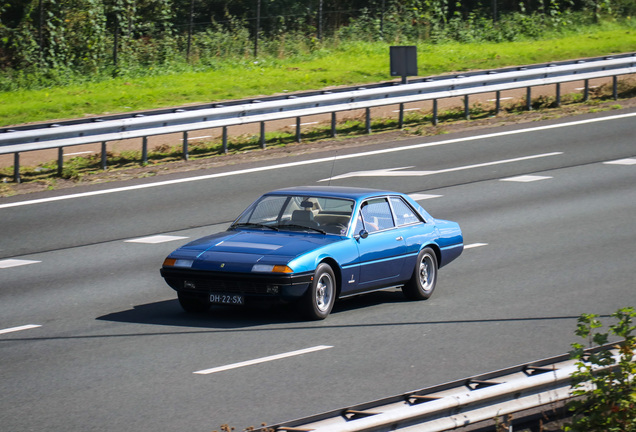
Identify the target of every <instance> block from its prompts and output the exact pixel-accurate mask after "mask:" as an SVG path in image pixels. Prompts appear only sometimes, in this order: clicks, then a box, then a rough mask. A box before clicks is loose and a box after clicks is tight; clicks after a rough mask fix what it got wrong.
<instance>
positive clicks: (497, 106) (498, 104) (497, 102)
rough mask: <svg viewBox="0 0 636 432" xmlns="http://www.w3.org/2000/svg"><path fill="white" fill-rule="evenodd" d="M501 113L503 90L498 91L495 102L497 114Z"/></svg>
mask: <svg viewBox="0 0 636 432" xmlns="http://www.w3.org/2000/svg"><path fill="white" fill-rule="evenodd" d="M500 111H501V90H497V97H496V102H495V114H499V112H500Z"/></svg>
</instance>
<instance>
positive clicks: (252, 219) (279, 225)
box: [232, 195, 354, 235]
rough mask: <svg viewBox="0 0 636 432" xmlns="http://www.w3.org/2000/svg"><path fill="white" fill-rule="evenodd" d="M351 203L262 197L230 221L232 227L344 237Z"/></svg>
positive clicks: (295, 197)
mask: <svg viewBox="0 0 636 432" xmlns="http://www.w3.org/2000/svg"><path fill="white" fill-rule="evenodd" d="M353 205H354V202H353V201H352V200H348V199H342V198H325V197H313V196H306V195H305V196H300V195H265V196H263V197H261V199H260V200H258V201H257V202H255V203H254V204H252V205H251V206H250V207H249V208H248V209H247V210H246V211H245V212H243V214H242V215H241V216H240V217H239V218H238V219H237V220H236V222H234V224H233V225H232V228H238V227H247V228H257V229H258V228H262V229H268V230H271V229H275V230H283V231H297V230H300V231H308V232H318V233H323V234H338V235H344V234H345V233H346V232H347V229H348V227H349V222H350V221H351V213H352V211H353Z"/></svg>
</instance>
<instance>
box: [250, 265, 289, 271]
mask: <svg viewBox="0 0 636 432" xmlns="http://www.w3.org/2000/svg"><path fill="white" fill-rule="evenodd" d="M252 271H253V272H257V273H293V272H294V271H293V270H292V269H291V268H289V267H288V266H286V265H277V264H276V265H274V264H254V266H253V267H252Z"/></svg>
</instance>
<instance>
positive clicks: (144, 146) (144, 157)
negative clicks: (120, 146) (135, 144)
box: [141, 136, 148, 165]
mask: <svg viewBox="0 0 636 432" xmlns="http://www.w3.org/2000/svg"><path fill="white" fill-rule="evenodd" d="M141 163H142V164H143V165H146V164H147V163H148V137H147V136H145V137H143V138H142V140H141Z"/></svg>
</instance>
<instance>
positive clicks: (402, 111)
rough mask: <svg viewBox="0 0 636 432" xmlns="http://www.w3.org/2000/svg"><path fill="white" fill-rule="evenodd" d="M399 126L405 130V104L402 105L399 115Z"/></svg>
mask: <svg viewBox="0 0 636 432" xmlns="http://www.w3.org/2000/svg"><path fill="white" fill-rule="evenodd" d="M398 124H399V127H400V129H402V128H404V104H403V103H401V104H400V115H399V120H398Z"/></svg>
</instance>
